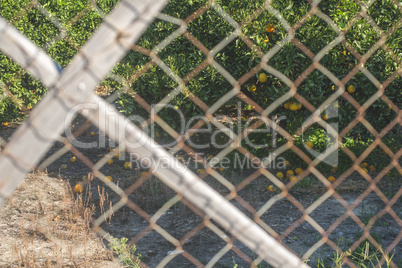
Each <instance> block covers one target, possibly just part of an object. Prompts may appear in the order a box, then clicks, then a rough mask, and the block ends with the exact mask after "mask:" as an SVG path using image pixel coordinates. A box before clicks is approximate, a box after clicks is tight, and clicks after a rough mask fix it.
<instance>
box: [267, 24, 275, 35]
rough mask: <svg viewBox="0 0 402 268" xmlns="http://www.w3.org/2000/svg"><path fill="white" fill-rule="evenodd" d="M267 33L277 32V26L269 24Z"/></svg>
mask: <svg viewBox="0 0 402 268" xmlns="http://www.w3.org/2000/svg"><path fill="white" fill-rule="evenodd" d="M267 32H269V33H272V32H275V26H274V25H272V24H270V23H268V24H267Z"/></svg>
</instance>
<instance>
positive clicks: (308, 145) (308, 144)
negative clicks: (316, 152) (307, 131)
mask: <svg viewBox="0 0 402 268" xmlns="http://www.w3.org/2000/svg"><path fill="white" fill-rule="evenodd" d="M304 145H306V147H307V148H310V149H312V148H313V147H314V143H313V142H311V141H307V142H306V143H305V144H304Z"/></svg>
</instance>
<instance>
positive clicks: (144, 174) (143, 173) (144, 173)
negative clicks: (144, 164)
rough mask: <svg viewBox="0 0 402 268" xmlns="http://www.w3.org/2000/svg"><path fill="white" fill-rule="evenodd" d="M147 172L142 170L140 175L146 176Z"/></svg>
mask: <svg viewBox="0 0 402 268" xmlns="http://www.w3.org/2000/svg"><path fill="white" fill-rule="evenodd" d="M148 175H149V174H148V172H146V171H143V172H142V173H141V176H143V177H148Z"/></svg>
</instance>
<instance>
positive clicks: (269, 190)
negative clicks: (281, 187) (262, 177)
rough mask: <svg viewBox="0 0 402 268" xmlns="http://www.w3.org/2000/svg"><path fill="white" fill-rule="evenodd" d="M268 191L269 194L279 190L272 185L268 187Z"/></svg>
mask: <svg viewBox="0 0 402 268" xmlns="http://www.w3.org/2000/svg"><path fill="white" fill-rule="evenodd" d="M267 190H268V192H276V190H278V189H277V188H276V187H275V186H273V185H272V184H271V185H270V186H268V188H267Z"/></svg>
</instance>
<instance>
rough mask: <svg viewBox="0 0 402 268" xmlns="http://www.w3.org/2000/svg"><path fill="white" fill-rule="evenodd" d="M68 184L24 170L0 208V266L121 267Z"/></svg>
mask: <svg viewBox="0 0 402 268" xmlns="http://www.w3.org/2000/svg"><path fill="white" fill-rule="evenodd" d="M70 189H71V188H70V186H69V184H68V183H66V181H64V180H62V179H57V178H52V177H49V176H47V175H46V174H34V175H33V174H30V175H28V176H27V178H26V179H25V181H24V182H23V184H21V185H20V186H19V187H18V189H17V190H16V191H15V192H14V194H13V196H12V197H11V198H10V199H9V201H8V203H7V204H6V205H5V206H4V207H3V208H2V209H1V210H0V237H1V239H0V267H21V266H23V267H121V265H120V263H119V262H118V261H116V260H114V258H113V254H112V253H111V252H110V251H109V250H108V249H107V248H106V247H105V246H104V244H103V243H102V241H101V239H100V238H99V236H98V235H97V234H96V233H95V232H93V231H91V230H90V228H89V226H88V218H89V217H90V215H91V213H92V212H93V209H91V208H85V207H83V206H82V202H81V200H80V199H74V197H73V196H72V193H71V190H70Z"/></svg>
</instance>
